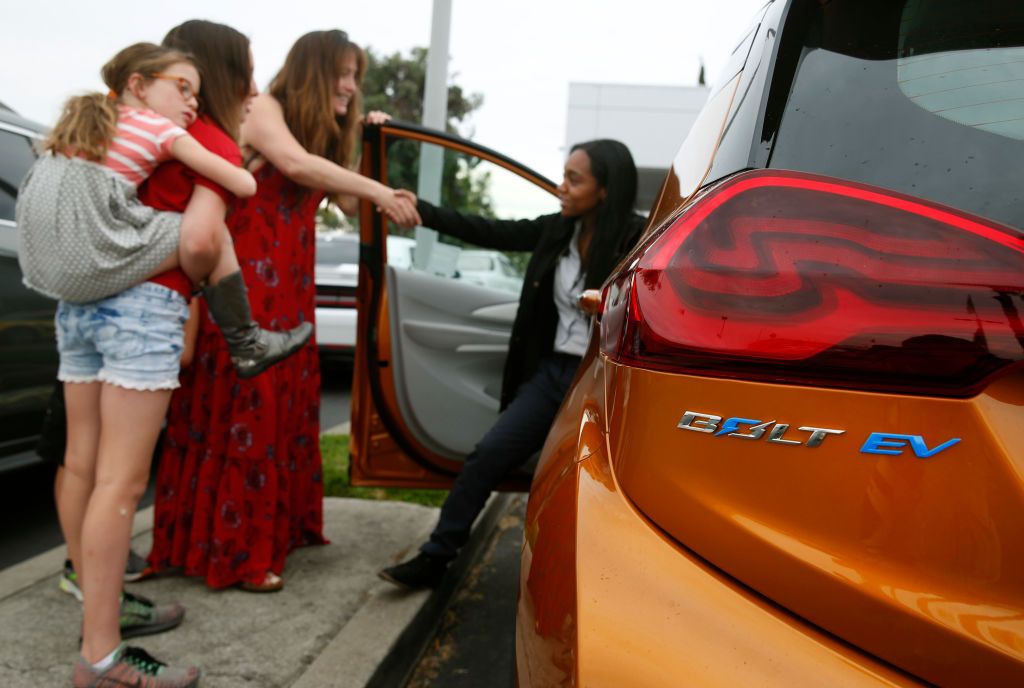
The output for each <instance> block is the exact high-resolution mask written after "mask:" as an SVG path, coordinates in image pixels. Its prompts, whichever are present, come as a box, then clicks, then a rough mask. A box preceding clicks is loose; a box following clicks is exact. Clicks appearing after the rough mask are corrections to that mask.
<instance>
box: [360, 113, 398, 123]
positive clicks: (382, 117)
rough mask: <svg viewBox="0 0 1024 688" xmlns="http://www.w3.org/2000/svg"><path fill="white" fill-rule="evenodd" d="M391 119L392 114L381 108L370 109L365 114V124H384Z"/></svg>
mask: <svg viewBox="0 0 1024 688" xmlns="http://www.w3.org/2000/svg"><path fill="white" fill-rule="evenodd" d="M390 119H391V115H389V114H388V113H386V112H381V111H380V110H370V111H369V112H367V113H366V114H365V115H363V124H384V123H385V122H387V121H388V120H390Z"/></svg>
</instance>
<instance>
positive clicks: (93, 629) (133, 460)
mask: <svg viewBox="0 0 1024 688" xmlns="http://www.w3.org/2000/svg"><path fill="white" fill-rule="evenodd" d="M170 398H171V391H170V390H157V391H138V390H130V389H124V388H122V387H116V386H114V385H108V384H104V385H103V389H102V392H101V394H100V403H99V412H100V417H101V419H102V431H101V433H100V441H99V447H98V457H97V459H98V460H97V463H96V481H95V485H94V487H93V490H92V495H91V496H90V498H89V505H88V508H87V509H86V512H85V520H84V521H83V523H82V540H81V551H82V556H81V567H82V568H81V571H80V579H81V580H82V583H83V584H84V586H85V587H84V590H83V594H84V596H85V601H84V606H83V623H82V656H83V657H84V658H85V659H86V660H87V661H89V662H97V661H99V660H100V659H102V658H103V657H105V656H106V655H108V654H109V653H110V652H112V651H113V650H114V648H116V647H117V645H118V643H120V642H121V631H120V626H119V624H118V617H119V616H120V603H121V585H122V576H123V574H124V567H125V562H126V561H127V559H128V547H129V544H130V540H131V531H132V517H133V516H134V514H135V507H136V505H137V504H138V502H139V499H140V498H141V497H142V494H143V492H145V490H146V482H147V480H148V479H149V468H150V463H151V461H152V457H153V449H154V447H155V446H156V440H157V436H158V435H159V433H160V424H161V422H162V421H163V418H164V416H165V415H166V413H167V405H168V403H169V401H170ZM68 410H69V412H70V407H69V409H68ZM75 563H76V564H78V563H79V562H75Z"/></svg>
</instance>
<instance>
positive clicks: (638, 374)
mask: <svg viewBox="0 0 1024 688" xmlns="http://www.w3.org/2000/svg"><path fill="white" fill-rule="evenodd" d="M607 367H608V368H609V371H608V379H609V384H608V390H609V394H610V398H609V399H608V402H607V403H608V407H609V408H610V409H611V411H610V412H609V414H608V416H607V418H608V438H607V439H608V443H609V446H610V452H611V455H612V456H611V459H610V461H611V463H612V465H613V466H614V469H615V474H616V477H617V479H618V482H619V484H620V487H621V490H622V492H623V493H624V494H625V495H627V496H628V498H629V499H630V500H631V501H632V502H633V503H634V504H635V505H636V507H637V509H638V510H639V511H641V512H642V513H643V514H645V515H646V516H647V517H648V518H649V519H651V520H652V521H653V522H655V523H657V524H658V526H659V527H660V528H661V529H664V531H665V532H666V533H667V534H668V535H669V536H671V537H672V538H674V539H675V540H677V541H679V542H685V543H686V545H687V547H688V548H689V549H691V550H693V551H694V552H696V553H698V554H699V555H701V556H702V557H703V558H705V559H706V560H708V561H710V562H713V563H714V564H715V565H716V566H718V567H720V568H721V569H723V570H724V571H726V572H729V573H731V574H733V575H734V576H735V577H736V578H738V579H740V580H741V581H742V582H743V583H745V584H747V585H749V586H750V587H751V588H753V589H755V590H757V591H758V592H760V593H762V594H764V595H766V596H768V597H769V598H770V599H772V600H774V601H776V602H777V603H779V604H781V605H783V606H784V607H785V608H787V609H789V610H791V611H792V612H794V613H795V614H798V615H800V616H802V617H804V618H806V619H808V620H809V621H811V622H813V623H815V624H816V625H818V626H821V627H823V628H827V629H829V630H830V631H831V632H833V633H835V634H836V635H838V636H839V637H842V638H844V639H846V640H848V641H850V642H852V643H854V644H855V645H857V646H858V647H861V648H864V649H865V650H867V651H869V652H872V653H873V654H876V655H878V656H881V657H884V658H885V659H887V660H888V661H891V662H892V663H894V664H896V665H898V666H901V667H904V668H906V669H908V670H910V671H912V672H913V673H914V674H915V675H918V676H922V677H925V678H927V679H929V680H931V681H935V682H938V683H941V682H944V681H949V682H953V683H963V682H967V681H969V680H970V679H972V678H973V679H974V680H981V681H982V682H983V683H986V684H989V685H996V684H998V683H1000V682H1006V681H1009V680H1011V678H1013V677H1016V678H1020V677H1021V673H1020V672H1021V667H1022V664H1024V590H1022V588H1021V585H1020V582H1021V581H1022V580H1024V548H1022V547H1021V529H1020V526H1019V524H1018V519H1017V517H1016V515H1018V514H1020V513H1021V512H1022V511H1024V489H1022V488H1024V479H1022V478H1024V461H1022V459H1021V454H1020V449H1019V448H1020V447H1021V446H1024V428H1022V426H1021V424H1020V423H1019V422H1017V421H1016V419H1014V413H1015V411H1018V410H1019V408H1020V406H1021V405H1022V404H1024V385H1022V383H1024V375H1021V376H1013V377H1008V378H1004V379H1003V380H1001V381H999V382H998V383H996V384H994V385H992V386H991V387H990V388H989V389H988V390H987V391H986V392H985V393H983V394H981V395H979V396H977V397H974V398H972V399H966V400H959V399H936V398H929V397H910V396H897V395H889V396H888V397H887V398H886V400H885V402H886V403H884V404H880V403H879V395H877V394H870V393H859V392H850V391H838V390H828V389H815V388H807V387H794V386H787V385H770V384H759V383H752V382H743V381H734V380H713V379H706V378H697V377H693V376H686V375H672V374H668V373H657V372H651V371H644V370H640V369H633V368H628V367H623V366H618V365H615V364H608V365H607ZM627 397H628V398H629V399H631V400H633V401H632V403H630V404H624V403H623V400H624V399H625V398H627ZM737 405H739V406H741V407H742V408H741V409H738V410H736V411H735V412H734V411H733V410H731V409H735V408H736V407H737ZM683 407H685V408H683ZM691 408H692V409H694V410H701V409H705V410H707V412H708V413H710V414H716V415H717V414H718V412H719V411H721V412H722V413H721V415H722V416H723V417H724V418H728V417H730V416H733V417H742V418H747V419H752V420H762V419H763V420H764V421H769V420H772V419H777V420H778V422H779V423H783V422H786V423H788V424H790V426H791V428H792V430H790V431H788V432H787V433H786V435H784V436H783V437H784V438H788V439H787V441H793V442H795V441H804V444H802V445H795V444H781V443H770V442H768V441H765V439H763V438H762V439H760V440H751V439H748V437H744V436H742V434H741V433H744V431H745V430H746V429H747V428H748V427H749V424H744V425H743V426H741V429H739V430H738V431H736V432H735V435H736V436H728V435H725V436H722V435H716V434H711V433H705V432H687V431H684V430H682V429H680V428H679V427H677V425H678V424H679V423H680V420H681V417H682V415H683V414H684V412H685V411H687V410H690V409H691ZM783 411H784V414H785V415H784V417H779V415H778V414H779V413H780V412H783ZM798 425H799V426H805V427H810V426H813V427H817V428H829V429H840V430H842V431H843V434H842V435H832V436H828V437H826V438H825V440H824V441H823V442H822V443H821V444H820V445H819V446H817V447H814V448H811V447H809V446H807V442H806V440H807V437H808V433H806V432H799V431H796V428H797V426H798ZM794 431H795V432H794ZM873 432H883V433H893V434H904V435H911V436H921V437H922V438H924V440H925V444H926V446H928V447H930V448H933V447H937V446H939V445H941V444H942V443H944V442H946V441H948V440H949V439H950V438H953V437H955V438H959V439H960V442H959V443H957V444H956V445H954V446H951V447H949V448H948V449H947V450H944V451H942V452H941V453H938V454H935V455H932V456H930V457H927V458H919V457H917V456H915V454H914V452H913V451H912V450H911V447H910V446H904V447H900V450H901V453H900V454H899V455H882V454H869V453H864V452H862V451H861V449H862V447H865V446H867V445H866V441H867V440H868V438H869V437H870V436H871V434H872V433H873ZM893 451H896V450H893ZM851 609H859V610H860V612H861V613H858V614H851V613H850V610H851ZM901 638H913V639H914V642H912V643H905V642H900V639H901Z"/></svg>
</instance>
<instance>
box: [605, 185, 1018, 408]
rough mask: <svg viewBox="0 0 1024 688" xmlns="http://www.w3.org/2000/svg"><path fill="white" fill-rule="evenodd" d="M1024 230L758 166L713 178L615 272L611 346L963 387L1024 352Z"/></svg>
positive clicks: (713, 368)
mask: <svg viewBox="0 0 1024 688" xmlns="http://www.w3.org/2000/svg"><path fill="white" fill-rule="evenodd" d="M1022 292H1024V240H1022V238H1021V234H1020V232H1019V231H1016V230H1013V229H1010V228H1007V227H1004V226H1000V225H996V224H994V223H991V222H988V221H986V220H983V219H979V218H977V217H973V216H968V215H965V214H963V213H960V212H958V211H956V210H953V209H950V208H945V207H942V206H939V205H937V204H932V203H929V202H927V201H923V200H920V199H915V198H911V197H908V196H904V195H901V194H896V193H893V192H889V191H886V190H883V189H877V188H873V187H869V186H866V185H862V184H856V183H852V182H846V181H841V180H836V179H829V178H825V177H818V176H813V175H807V174H801V173H794V172H784V171H777V170H761V171H756V172H749V173H744V174H741V175H737V176H736V177H733V178H731V179H729V180H727V181H725V182H723V183H722V184H720V185H719V186H717V187H716V188H714V189H712V190H711V191H709V192H708V193H706V194H705V195H704V196H703V197H702V198H701V199H700V200H698V201H697V202H695V203H694V204H693V205H691V206H690V207H689V208H687V209H686V210H685V212H683V213H682V214H681V215H680V216H678V217H676V218H674V219H672V220H670V221H669V222H668V223H667V224H666V226H665V227H664V228H663V229H662V230H661V231H660V232H658V233H657V234H655V235H654V236H652V237H651V238H650V239H649V240H648V241H647V243H646V246H645V247H644V249H643V250H642V252H641V253H640V254H639V257H638V258H636V259H635V260H633V261H632V263H631V264H630V265H629V266H628V267H627V268H625V269H624V270H623V271H622V272H620V273H618V274H617V275H616V276H615V277H613V279H612V280H611V282H610V283H609V284H608V286H607V287H606V288H605V293H604V304H603V317H602V321H601V346H602V351H604V353H606V354H607V355H608V356H609V357H610V358H612V359H613V360H615V361H618V362H621V363H625V364H628V365H632V366H638V367H644V368H651V369H657V370H666V371H672V372H681V373H690V374H697V375H710V376H715V377H730V378H738V379H749V380H762V381H777V382H788V383H795V384H806V385H815V386H834V387H844V388H852V389H867V390H884V391H894V392H905V393H912V394H935V395H941V396H967V395H970V394H973V393H976V392H977V391H978V390H979V389H980V388H981V387H982V386H983V385H984V384H985V383H986V381H987V380H988V379H989V378H991V376H992V375H993V374H994V373H996V372H997V371H1000V370H1003V369H1005V368H1006V367H1007V366H1009V365H1011V364H1013V363H1017V362H1019V361H1020V360H1021V359H1022V358H1024V326H1022V324H1021V316H1020V314H1019V310H1024V308H1022V307H1024V299H1022Z"/></svg>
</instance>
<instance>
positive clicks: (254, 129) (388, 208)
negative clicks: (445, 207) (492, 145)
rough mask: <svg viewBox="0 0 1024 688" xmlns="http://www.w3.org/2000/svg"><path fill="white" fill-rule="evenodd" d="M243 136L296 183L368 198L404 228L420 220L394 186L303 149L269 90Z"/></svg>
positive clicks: (256, 106)
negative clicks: (391, 186) (386, 184)
mask: <svg viewBox="0 0 1024 688" xmlns="http://www.w3.org/2000/svg"><path fill="white" fill-rule="evenodd" d="M242 138H243V140H244V142H245V144H246V145H248V146H251V147H252V148H254V149H255V150H256V151H258V152H259V154H260V155H262V156H263V157H265V158H266V159H267V160H269V161H270V163H271V164H272V165H273V166H274V167H276V168H277V169H278V170H280V171H281V173H282V174H284V175H285V176H286V177H288V178H289V179H291V180H292V181H293V182H295V183H297V184H301V185H302V186H308V187H310V188H312V189H319V190H321V191H325V192H327V193H330V194H340V195H352V196H358V197H359V198H365V199H367V200H369V201H371V202H373V203H375V204H376V205H377V207H378V208H379V209H380V210H381V211H382V212H384V213H385V214H386V215H387V216H388V217H390V218H391V219H392V220H394V221H395V222H396V223H398V224H399V225H402V226H403V227H413V226H415V225H417V224H419V222H420V216H419V213H417V212H416V206H415V205H414V204H413V203H411V202H410V201H409V199H408V198H406V197H404V196H401V195H399V194H397V193H396V192H395V190H394V189H391V188H390V187H388V186H385V185H384V184H381V183H380V182H377V181H374V180H373V179H370V178H368V177H364V176H363V175H361V174H359V173H358V172H353V171H352V170H348V169H345V168H344V167H342V166H341V165H337V164H335V163H333V162H331V161H330V160H327V159H326V158H323V157H320V156H319V155H313V154H311V153H309V152H308V151H307V150H306V149H305V148H303V147H302V145H301V144H300V143H299V142H298V141H297V140H296V139H295V137H294V136H292V133H291V131H289V129H288V125H287V123H285V121H284V112H283V111H282V109H281V104H280V103H278V102H277V100H276V99H275V98H274V97H273V96H271V95H269V94H267V93H264V94H262V95H259V96H257V97H256V99H255V100H254V101H253V105H252V110H251V111H250V113H249V116H248V117H246V119H245V123H244V124H243V126H242Z"/></svg>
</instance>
